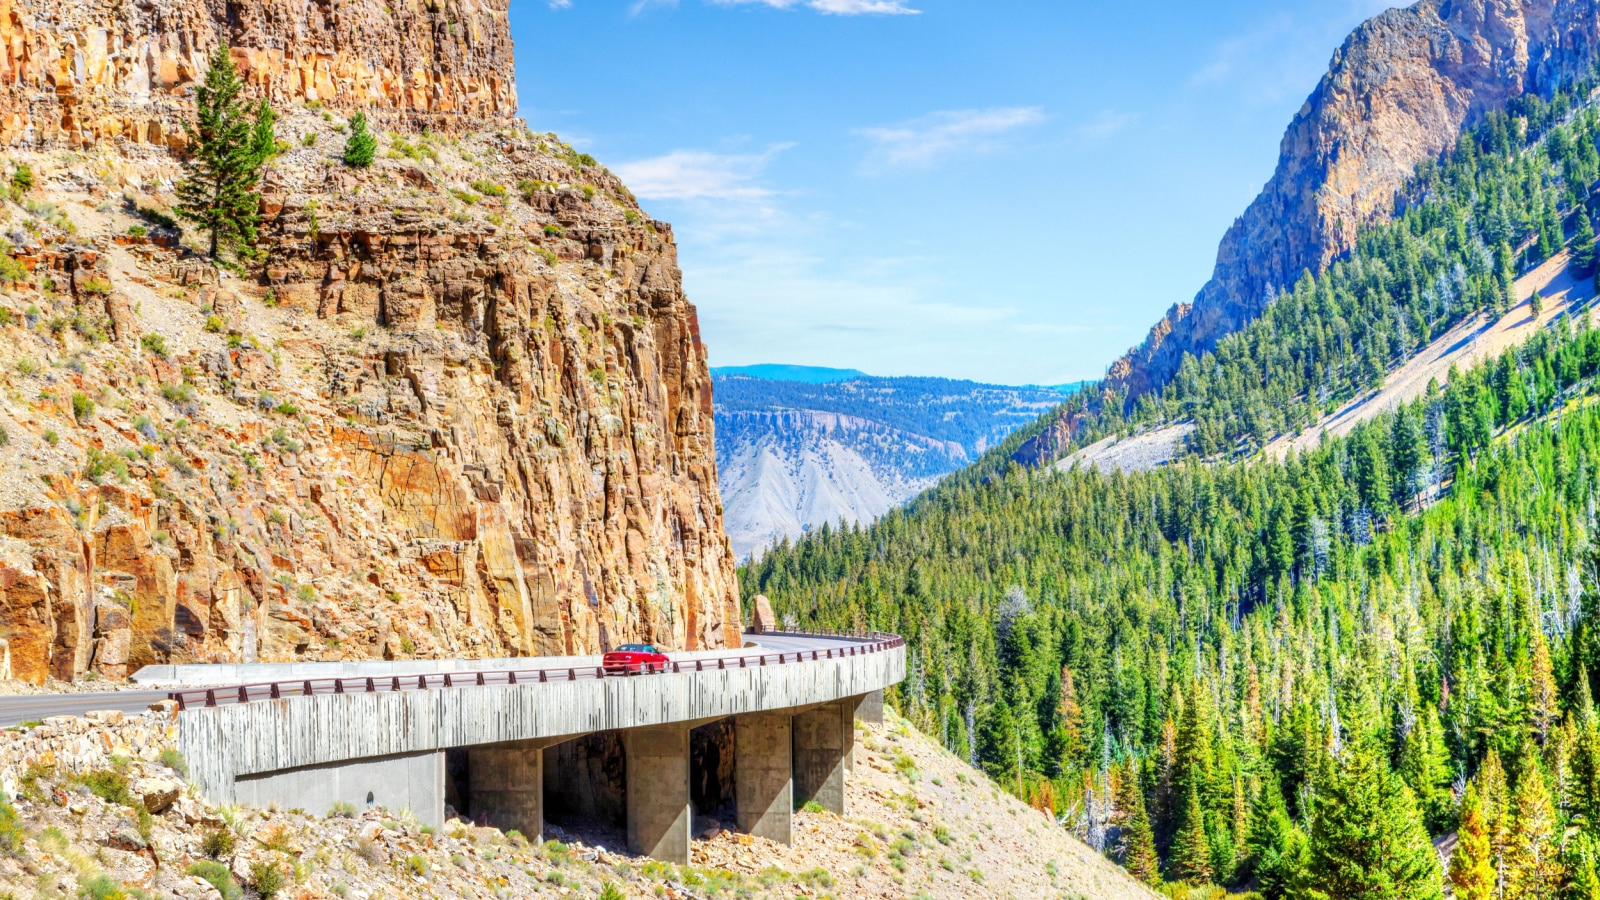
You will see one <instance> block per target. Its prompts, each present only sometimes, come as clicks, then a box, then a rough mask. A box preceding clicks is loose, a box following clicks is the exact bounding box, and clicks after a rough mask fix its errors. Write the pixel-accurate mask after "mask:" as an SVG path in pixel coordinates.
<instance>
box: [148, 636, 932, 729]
mask: <svg viewBox="0 0 1600 900" xmlns="http://www.w3.org/2000/svg"><path fill="white" fill-rule="evenodd" d="M764 634H770V635H772V636H774V637H830V638H842V639H845V640H851V641H856V642H858V643H857V645H856V646H851V647H828V648H825V649H812V650H788V651H783V652H780V653H758V654H740V655H738V656H719V657H717V658H716V659H696V660H683V661H677V660H674V661H673V662H672V663H671V669H670V671H671V672H673V673H682V672H703V671H706V670H708V669H729V668H738V669H744V668H750V667H752V666H756V667H759V666H765V665H769V664H770V665H780V666H781V665H793V664H795V663H802V662H819V661H822V660H829V659H844V658H846V657H850V656H859V655H862V654H865V653H881V652H883V651H884V650H891V649H894V648H896V647H903V646H905V643H906V641H905V638H903V637H900V636H899V635H897V634H887V633H885V632H881V631H862V632H844V631H833V630H829V629H818V630H795V631H769V632H764ZM774 657H776V662H772V663H769V662H768V660H770V659H772V658H774ZM713 663H715V665H712V664H713ZM665 671H666V670H663V671H662V672H661V673H660V674H665ZM606 677H608V676H607V675H606V673H605V669H604V668H603V667H601V666H582V667H578V666H544V667H541V668H534V669H507V670H503V671H493V672H486V671H482V670H474V671H468V672H434V673H431V674H429V673H419V674H416V675H391V676H388V677H378V676H352V677H349V678H344V677H335V678H291V679H285V680H281V681H259V682H252V683H250V684H240V685H237V686H230V687H205V688H190V689H187V690H174V691H168V692H167V699H169V700H173V701H176V702H177V704H178V709H180V710H183V709H188V708H189V707H190V706H191V705H194V704H199V705H202V706H219V705H225V704H232V703H254V702H259V701H262V700H281V699H283V698H285V697H312V696H316V695H317V694H319V693H320V694H348V693H368V694H371V693H382V692H398V691H405V690H417V691H425V690H432V689H438V688H464V687H483V686H487V685H491V684H494V685H507V684H510V685H516V684H532V683H540V684H543V683H548V682H551V681H578V680H580V679H596V680H598V679H603V678H606ZM609 677H613V678H621V677H628V676H621V675H614V676H609Z"/></svg>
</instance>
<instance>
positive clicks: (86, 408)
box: [72, 391, 94, 425]
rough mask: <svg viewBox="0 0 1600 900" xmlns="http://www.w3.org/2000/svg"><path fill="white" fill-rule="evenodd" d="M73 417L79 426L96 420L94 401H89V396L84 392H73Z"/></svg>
mask: <svg viewBox="0 0 1600 900" xmlns="http://www.w3.org/2000/svg"><path fill="white" fill-rule="evenodd" d="M72 417H73V418H74V419H77V420H78V424H79V425H82V424H83V423H85V422H87V421H89V420H90V419H92V418H94V401H93V400H90V399H89V395H88V394H85V393H83V392H82V391H74V392H73V394H72Z"/></svg>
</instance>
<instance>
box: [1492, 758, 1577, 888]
mask: <svg viewBox="0 0 1600 900" xmlns="http://www.w3.org/2000/svg"><path fill="white" fill-rule="evenodd" d="M1526 758H1527V764H1526V765H1525V766H1524V768H1523V772H1522V775H1521V777H1519V778H1518V779H1517V791H1516V795H1515V797H1514V799H1513V801H1512V825H1511V840H1510V843H1509V845H1508V847H1507V850H1506V878H1505V896H1506V900H1546V898H1554V897H1556V895H1557V891H1558V890H1559V889H1560V887H1561V882H1562V880H1563V878H1564V876H1565V868H1564V867H1563V866H1562V864H1561V847H1560V838H1561V833H1560V828H1559V824H1558V823H1557V821H1556V810H1555V806H1554V805H1553V804H1552V803H1551V802H1550V791H1549V790H1548V789H1547V788H1546V787H1545V781H1544V773H1543V772H1542V771H1540V767H1539V763H1538V762H1537V757H1536V756H1534V755H1533V754H1532V753H1528V754H1526Z"/></svg>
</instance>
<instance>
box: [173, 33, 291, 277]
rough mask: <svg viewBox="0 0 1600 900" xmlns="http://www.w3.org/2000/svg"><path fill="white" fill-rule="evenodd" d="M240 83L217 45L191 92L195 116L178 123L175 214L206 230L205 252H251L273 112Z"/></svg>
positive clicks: (271, 147) (272, 144)
mask: <svg viewBox="0 0 1600 900" xmlns="http://www.w3.org/2000/svg"><path fill="white" fill-rule="evenodd" d="M243 90H244V85H243V83H242V82H241V81H240V80H239V72H238V70H237V69H236V68H234V65H233V57H232V55H231V54H229V52H228V47H227V45H226V44H223V45H221V46H219V47H217V49H216V51H215V52H213V53H212V54H211V60H210V67H209V68H208V69H207V70H206V77H205V80H204V81H203V82H201V84H200V86H199V88H198V89H197V90H196V93H195V118H194V121H193V122H185V123H184V131H185V132H186V133H187V134H188V137H189V158H188V160H187V161H186V164H185V167H186V169H187V174H186V175H185V177H184V179H183V180H182V181H181V182H179V183H178V206H177V213H178V215H179V216H180V217H181V218H183V219H185V220H186V221H189V222H193V223H195V224H196V225H198V226H200V228H201V229H203V230H204V231H205V232H206V234H207V239H208V242H209V255H210V257H211V258H212V259H213V260H218V259H221V257H222V251H223V250H227V251H229V252H231V253H234V254H236V255H243V256H249V255H251V254H253V253H254V251H255V244H256V223H257V221H258V216H259V214H260V209H261V199H260V197H259V196H258V195H257V193H256V187H257V185H258V184H259V183H260V181H261V171H262V169H263V168H264V167H265V166H266V164H267V160H268V159H270V158H271V157H272V154H273V153H274V152H275V151H276V145H277V138H276V135H275V133H274V131H273V122H274V120H275V119H276V116H275V115H274V114H273V112H272V108H271V107H270V106H268V105H267V101H265V100H260V101H257V102H256V103H255V104H254V106H252V105H250V104H248V103H246V102H245V101H244V99H243V96H242V94H243Z"/></svg>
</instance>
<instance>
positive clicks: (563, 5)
mask: <svg viewBox="0 0 1600 900" xmlns="http://www.w3.org/2000/svg"><path fill="white" fill-rule="evenodd" d="M550 8H551V9H571V8H572V0H550Z"/></svg>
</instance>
